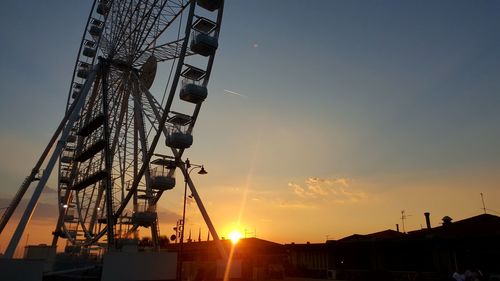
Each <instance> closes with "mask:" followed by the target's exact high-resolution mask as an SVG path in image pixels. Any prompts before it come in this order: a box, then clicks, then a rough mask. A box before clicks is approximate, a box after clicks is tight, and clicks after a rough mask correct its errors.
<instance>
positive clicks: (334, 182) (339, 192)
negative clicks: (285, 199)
mask: <svg viewBox="0 0 500 281" xmlns="http://www.w3.org/2000/svg"><path fill="white" fill-rule="evenodd" d="M288 186H289V187H290V188H291V189H292V191H293V193H294V194H295V195H296V196H298V197H300V198H303V199H310V200H325V201H328V202H335V203H354V202H358V201H360V200H363V199H365V198H366V193H364V192H363V191H355V190H353V188H351V187H350V185H349V181H348V180H347V179H345V178H336V179H322V178H317V177H310V178H308V179H306V180H305V183H304V184H297V183H293V182H290V183H288Z"/></svg>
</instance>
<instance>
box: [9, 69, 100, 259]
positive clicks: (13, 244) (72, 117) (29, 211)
mask: <svg viewBox="0 0 500 281" xmlns="http://www.w3.org/2000/svg"><path fill="white" fill-rule="evenodd" d="M95 76H96V74H95V70H94V71H92V72H91V73H90V75H89V78H88V79H87V81H86V82H85V86H84V87H83V89H82V92H81V94H80V96H79V98H78V101H77V102H76V105H75V107H73V108H72V110H71V111H68V113H67V114H66V116H68V118H67V122H66V125H65V126H64V129H63V130H62V133H61V137H60V139H59V141H58V142H57V145H56V148H55V149H54V152H53V153H52V156H51V157H50V159H49V162H48V163H47V167H46V168H45V170H44V172H43V175H42V177H41V178H40V181H39V182H38V184H37V186H36V188H35V190H34V191H33V195H32V196H31V199H30V201H29V202H28V205H27V206H26V210H25V211H24V213H23V216H22V217H21V220H20V221H19V223H18V225H17V228H16V230H15V231H14V234H13V235H12V238H11V240H10V242H9V245H8V246H7V249H6V250H5V255H4V257H5V258H13V257H14V252H15V251H16V248H17V245H18V244H19V240H21V236H22V235H23V233H24V229H25V228H26V226H27V224H28V222H29V221H30V219H31V216H32V215H33V212H34V211H35V208H36V205H37V203H38V199H39V198H40V195H41V194H42V191H43V189H44V187H45V184H46V183H47V180H48V179H49V176H50V174H51V172H52V169H53V168H54V165H55V164H56V162H57V159H58V158H59V155H60V154H61V152H62V150H63V149H64V145H65V142H66V139H67V137H68V135H69V133H70V130H71V128H72V127H73V124H74V123H75V121H76V119H77V117H78V112H79V111H80V109H81V108H82V107H83V105H84V103H85V98H86V96H87V93H88V92H89V90H90V86H91V85H92V83H93V81H94V79H95ZM56 134H57V135H59V134H58V132H57V131H56ZM57 135H56V137H57ZM42 163H43V161H42Z"/></svg>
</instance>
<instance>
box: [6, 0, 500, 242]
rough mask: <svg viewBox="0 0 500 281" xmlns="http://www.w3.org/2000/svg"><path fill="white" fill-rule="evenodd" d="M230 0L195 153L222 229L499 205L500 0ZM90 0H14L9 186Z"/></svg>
mask: <svg viewBox="0 0 500 281" xmlns="http://www.w3.org/2000/svg"><path fill="white" fill-rule="evenodd" d="M226 2H227V3H226V7H225V11H224V20H223V25H222V31H221V38H220V42H219V43H220V44H219V46H220V48H219V50H218V53H217V57H216V61H215V66H214V69H213V74H212V77H211V81H210V85H209V97H208V99H207V101H206V102H205V103H204V105H203V109H202V112H201V114H200V120H199V121H198V123H197V126H196V129H195V143H194V145H193V148H192V149H190V151H189V152H188V154H187V155H188V156H189V157H190V158H191V159H195V161H196V162H198V163H204V164H205V165H206V166H207V170H208V171H209V175H207V176H206V177H205V178H202V179H201V178H200V179H199V183H200V187H199V189H200V193H201V195H202V198H203V199H205V201H206V202H207V205H208V209H209V212H210V213H211V214H212V216H213V219H214V222H215V224H216V226H218V227H219V228H220V229H221V232H223V235H224V232H227V231H228V230H229V229H230V228H232V227H238V228H249V229H253V228H257V232H258V235H259V236H261V237H262V238H265V239H270V240H276V241H278V242H291V241H297V242H301V241H302V242H303V241H305V240H311V241H322V240H324V238H325V235H330V237H334V238H335V237H336V238H340V237H342V236H345V235H348V234H351V233H353V232H358V233H368V232H374V231H379V230H382V229H387V228H394V227H395V224H396V223H400V221H399V219H398V217H399V215H400V211H401V210H403V209H405V210H407V212H409V213H411V214H412V215H413V216H412V217H410V218H409V219H408V222H407V226H408V227H410V228H413V229H418V228H419V227H420V225H421V224H422V223H423V222H424V218H423V215H422V213H423V212H424V211H430V212H431V214H432V219H433V224H438V223H439V220H440V218H441V217H443V216H444V215H450V216H451V217H452V218H456V219H460V218H465V217H467V216H471V215H475V214H479V212H480V208H481V201H480V197H479V193H480V192H483V193H485V195H486V201H487V204H488V207H489V208H491V209H493V210H497V211H500V201H499V199H498V198H500V193H499V191H498V190H499V188H498V185H499V180H500V146H499V143H500V127H499V125H498V120H500V79H499V77H500V2H498V1H451V0H450V1H300V2H299V1H292V0H290V1H260V0H259V1H257V0H256V1H239V0H229V1H226ZM89 9H90V4H89V3H88V2H87V1H23V2H19V1H10V0H9V1H5V3H3V8H2V10H1V11H0V24H1V25H2V27H3V28H2V29H1V30H0V38H1V43H0V59H1V61H2V67H0V97H1V101H2V102H1V103H0V133H1V136H2V137H1V139H0V144H1V146H0V151H1V152H2V154H3V155H4V156H6V157H2V159H0V176H2V178H4V186H3V187H2V190H1V191H0V195H1V196H2V197H9V196H12V195H13V194H14V192H15V191H16V189H17V186H18V185H19V183H20V182H21V181H22V178H23V177H24V176H25V175H26V174H27V172H28V171H29V170H30V169H31V167H32V166H33V164H34V161H35V159H36V157H38V155H39V154H40V153H41V151H42V149H43V147H44V145H45V143H46V142H47V141H48V139H49V137H50V135H51V134H52V132H53V130H54V129H55V128H56V126H57V124H58V122H59V120H60V118H61V117H62V115H63V111H64V105H65V101H66V94H67V88H68V87H69V83H70V76H71V71H72V67H73V64H74V59H75V57H76V52H77V50H78V44H79V41H80V38H81V34H82V32H83V27H84V23H85V20H86V17H87V13H88V10H89ZM162 75H163V76H162ZM165 77H166V74H162V73H159V74H158V76H157V78H156V79H157V81H161V79H162V78H163V79H166V78H165ZM224 90H230V91H234V92H237V93H240V94H242V95H244V97H242V96H238V95H231V94H228V93H227V92H226V93H225V91H224ZM179 190H180V189H179ZM176 192H177V193H176ZM172 194H174V195H175V196H174V195H173V196H171V197H170V198H171V199H165V201H164V208H166V209H169V210H172V211H173V212H178V211H179V209H178V207H179V204H180V203H179V202H180V200H179V198H178V196H179V194H180V193H179V191H173V193H172ZM47 200H49V201H50V199H47ZM241 206H244V207H241ZM191 214H192V220H191V223H192V227H193V229H197V228H198V225H202V223H201V219H200V217H199V216H198V215H197V214H196V211H195V210H194V208H193V210H192V213H191ZM240 214H241V215H240ZM434 214H435V215H434ZM325 215H327V216H328V218H329V219H328V220H327V223H325Z"/></svg>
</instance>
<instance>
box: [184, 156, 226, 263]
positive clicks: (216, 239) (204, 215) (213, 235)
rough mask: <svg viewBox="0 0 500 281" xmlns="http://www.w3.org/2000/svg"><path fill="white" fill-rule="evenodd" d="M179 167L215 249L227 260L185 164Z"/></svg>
mask: <svg viewBox="0 0 500 281" xmlns="http://www.w3.org/2000/svg"><path fill="white" fill-rule="evenodd" d="M179 168H180V169H181V171H182V173H183V174H184V178H185V180H186V183H187V184H188V186H189V190H190V191H191V193H192V194H193V197H194V200H195V201H196V204H197V205H198V208H199V209H200V212H201V215H202V216H203V219H204V220H205V223H206V224H207V227H208V229H209V230H210V233H211V234H212V237H213V238H214V241H215V245H216V246H217V250H218V251H219V254H220V255H221V256H222V258H223V259H224V260H227V258H228V255H227V253H226V250H225V249H224V247H223V246H222V243H221V241H220V239H219V235H218V234H217V231H216V230H215V227H214V225H213V223H212V220H210V217H209V216H208V213H207V210H206V209H205V206H203V202H201V198H200V195H198V192H197V191H196V188H195V186H194V183H193V181H192V180H191V178H190V177H189V173H188V171H187V169H186V167H185V165H179Z"/></svg>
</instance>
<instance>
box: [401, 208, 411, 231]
mask: <svg viewBox="0 0 500 281" xmlns="http://www.w3.org/2000/svg"><path fill="white" fill-rule="evenodd" d="M409 216H411V215H407V214H406V213H405V210H402V211H401V224H402V226H403V233H406V229H405V220H406V219H407V218H408V217H409Z"/></svg>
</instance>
